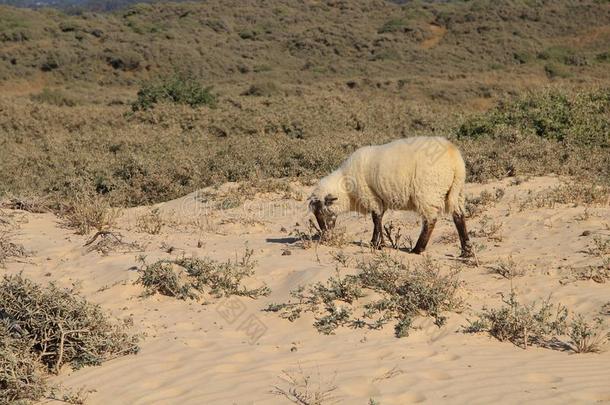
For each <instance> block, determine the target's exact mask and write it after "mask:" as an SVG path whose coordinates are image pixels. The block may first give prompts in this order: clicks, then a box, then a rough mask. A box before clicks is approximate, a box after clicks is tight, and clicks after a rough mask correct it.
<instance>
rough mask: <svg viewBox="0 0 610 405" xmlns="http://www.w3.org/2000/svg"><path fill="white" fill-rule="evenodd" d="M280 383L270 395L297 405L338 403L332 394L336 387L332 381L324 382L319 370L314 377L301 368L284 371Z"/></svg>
mask: <svg viewBox="0 0 610 405" xmlns="http://www.w3.org/2000/svg"><path fill="white" fill-rule="evenodd" d="M279 379H280V380H281V383H279V384H277V385H275V386H274V387H273V389H272V390H271V393H272V394H275V395H279V396H281V397H283V398H284V399H286V400H288V401H289V402H292V403H294V404H298V405H325V404H334V403H338V400H337V398H336V397H335V395H334V392H335V391H336V390H337V386H336V385H335V384H334V379H330V380H328V381H327V380H324V379H323V378H322V377H321V376H320V370H318V372H317V374H316V375H313V376H312V375H310V374H306V373H305V372H304V371H303V369H302V368H301V366H299V368H298V369H296V370H293V371H289V370H284V371H283V373H282V375H281V376H280V377H279Z"/></svg>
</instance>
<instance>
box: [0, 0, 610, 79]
mask: <svg viewBox="0 0 610 405" xmlns="http://www.w3.org/2000/svg"><path fill="white" fill-rule="evenodd" d="M608 43H610V4H609V3H607V2H597V1H593V0H588V1H581V2H577V3H575V2H572V1H553V2H550V1H538V2H523V1H517V0H513V1H508V2H502V3H501V5H499V3H497V2H492V1H473V2H450V3H419V2H413V3H409V4H405V5H398V4H394V3H390V2H387V1H382V0H355V1H345V0H327V1H323V2H319V1H304V2H294V1H287V0H271V1H262V0H261V1H255V2H247V4H246V3H244V2H241V1H237V0H230V1H224V0H210V1H205V2H198V3H173V4H172V3H167V4H165V3H155V4H140V5H136V6H133V7H130V8H128V9H125V10H121V11H117V12H114V13H110V14H105V13H90V12H85V13H82V14H81V15H75V16H69V15H66V14H63V13H62V12H59V11H56V10H52V9H41V10H29V9H16V8H11V7H7V6H0V81H6V80H12V79H15V78H28V79H31V78H33V77H37V76H40V75H42V76H43V77H44V78H45V80H46V81H47V82H49V83H62V82H65V81H73V80H82V81H87V82H92V83H97V84H100V85H108V84H121V85H123V84H133V83H134V82H135V81H137V80H138V79H141V78H146V77H149V76H155V75H157V74H161V73H167V72H172V71H174V70H182V71H184V70H188V71H190V72H192V73H194V74H196V75H197V76H200V77H202V78H205V79H206V80H208V81H210V82H211V83H214V84H218V83H226V82H244V81H251V80H253V79H260V78H262V79H273V80H277V81H279V82H286V83H291V84H309V83H313V82H318V81H319V80H320V79H321V78H323V79H324V80H329V79H330V80H332V79H336V78H341V79H344V78H351V77H362V76H366V77H369V78H371V79H373V80H377V79H379V80H383V79H384V78H403V79H404V80H406V81H414V82H417V80H424V81H425V80H428V79H429V78H430V77H436V78H442V79H448V80H463V79H464V78H473V77H477V76H480V75H487V74H488V73H489V72H497V71H500V72H503V74H504V75H507V74H508V75H509V76H514V75H524V74H532V75H534V76H541V77H546V76H550V77H560V78H561V77H563V78H569V77H571V76H572V77H573V78H574V79H576V80H578V81H582V80H585V81H588V80H593V81H595V80H597V79H599V78H606V77H607V75H608V73H607V71H608V70H609V69H608V66H610V65H609V64H608V63H607V62H608V60H609V59H610V57H609V54H608V52H610V49H608ZM574 76H576V77H574ZM414 78H417V80H416V79H414Z"/></svg>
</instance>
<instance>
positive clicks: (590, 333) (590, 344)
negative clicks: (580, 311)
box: [569, 315, 610, 353]
mask: <svg viewBox="0 0 610 405" xmlns="http://www.w3.org/2000/svg"><path fill="white" fill-rule="evenodd" d="M569 336H570V342H569V345H570V347H571V348H572V350H573V351H574V352H575V353H599V352H600V351H601V350H602V347H603V346H604V345H605V344H606V342H607V341H608V337H610V333H608V330H607V328H606V325H605V323H604V320H603V319H602V318H599V317H598V318H595V319H594V320H593V323H592V324H589V323H588V322H587V321H586V320H585V318H584V317H583V316H582V315H577V316H576V318H575V319H574V320H573V321H572V324H571V325H570V330H569Z"/></svg>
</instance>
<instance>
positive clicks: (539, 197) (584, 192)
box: [519, 182, 610, 211]
mask: <svg viewBox="0 0 610 405" xmlns="http://www.w3.org/2000/svg"><path fill="white" fill-rule="evenodd" d="M557 204H570V205H572V206H582V205H584V206H589V205H608V204H610V187H608V186H604V185H597V184H589V183H587V182H571V183H568V184H561V185H559V186H556V187H553V188H550V189H546V190H543V191H540V192H538V193H533V192H530V194H529V195H528V196H527V197H526V198H525V199H524V200H522V201H521V203H520V206H519V209H520V210H521V211H522V210H524V209H527V208H554V207H555V206H556V205H557Z"/></svg>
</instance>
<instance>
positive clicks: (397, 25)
mask: <svg viewBox="0 0 610 405" xmlns="http://www.w3.org/2000/svg"><path fill="white" fill-rule="evenodd" d="M406 27H407V22H406V21H405V20H403V19H402V18H393V19H391V20H388V21H386V22H385V23H384V24H383V25H382V26H381V27H380V28H379V29H378V30H377V32H378V33H379V34H385V33H388V32H397V31H403V30H404V29H405V28H406Z"/></svg>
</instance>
